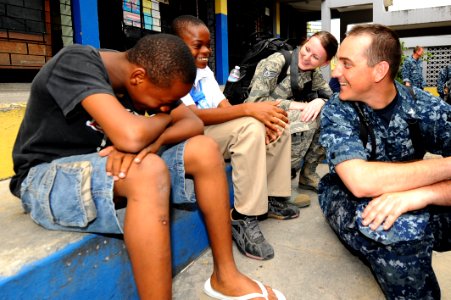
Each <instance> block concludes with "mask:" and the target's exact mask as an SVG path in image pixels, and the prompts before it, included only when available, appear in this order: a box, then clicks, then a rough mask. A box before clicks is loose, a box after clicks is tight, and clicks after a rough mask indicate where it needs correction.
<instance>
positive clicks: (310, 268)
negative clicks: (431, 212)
mask: <svg viewBox="0 0 451 300" xmlns="http://www.w3.org/2000/svg"><path fill="white" fill-rule="evenodd" d="M318 171H319V173H321V174H324V173H325V172H327V166H326V165H320V166H319V168H318ZM296 186H297V180H296V179H295V180H293V197H294V196H295V195H296V194H297V189H296ZM310 195H311V196H312V197H313V199H314V200H313V201H312V204H311V206H310V207H307V208H303V209H301V214H300V216H299V218H297V219H294V220H288V221H278V220H275V219H268V220H265V221H263V222H261V223H260V227H261V229H262V232H263V233H264V235H265V237H266V239H267V240H268V241H269V242H270V243H271V244H272V245H273V247H274V249H275V257H274V258H273V259H272V260H269V261H257V260H253V259H250V258H247V257H245V256H244V255H242V254H241V253H240V252H239V251H238V250H237V249H236V246H235V245H234V256H235V260H236V263H237V265H238V267H239V269H240V270H241V271H242V272H243V273H245V274H247V275H249V276H250V277H252V278H254V279H258V280H260V281H262V282H264V283H265V284H268V285H270V286H272V287H274V288H276V289H278V290H280V291H282V292H283V293H284V294H285V296H286V298H287V299H294V300H298V299H321V300H328V299H330V300H332V299H359V300H364V299H368V300H370V299H371V300H377V299H384V296H383V294H382V292H381V290H380V288H379V286H378V284H377V283H376V281H375V280H374V278H373V276H372V274H371V272H370V270H369V269H368V268H367V267H366V266H365V265H364V264H363V263H362V262H361V261H360V260H359V259H358V258H357V257H355V256H353V255H352V254H350V253H349V252H348V250H346V249H345V248H344V246H343V245H342V244H341V243H340V242H339V240H338V239H337V237H336V236H335V234H334V232H333V231H332V230H331V229H330V227H329V225H328V224H327V223H326V221H325V219H324V218H323V215H322V213H321V210H320V207H319V204H318V201H317V196H316V194H315V193H310ZM433 265H434V269H435V270H436V274H437V277H438V279H439V282H440V286H441V289H442V299H444V300H451V269H450V268H449V266H451V252H448V253H435V252H434V256H433ZM211 270H212V257H211V252H210V250H207V251H206V252H205V253H204V254H203V255H202V256H201V257H200V258H199V259H197V261H195V262H194V263H193V264H191V265H190V266H189V267H187V268H186V269H185V270H184V271H182V272H181V273H179V274H178V275H177V276H176V277H175V278H174V281H173V299H175V300H185V299H210V298H209V297H208V296H206V295H205V294H203V292H202V287H203V283H204V281H205V280H206V279H207V278H208V277H209V276H210V272H211Z"/></svg>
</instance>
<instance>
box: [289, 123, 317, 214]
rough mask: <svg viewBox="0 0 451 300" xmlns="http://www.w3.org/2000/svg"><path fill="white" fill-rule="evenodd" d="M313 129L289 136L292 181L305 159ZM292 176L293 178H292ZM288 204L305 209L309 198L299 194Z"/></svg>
mask: <svg viewBox="0 0 451 300" xmlns="http://www.w3.org/2000/svg"><path fill="white" fill-rule="evenodd" d="M315 131H316V130H315V129H311V130H306V131H301V132H298V133H294V134H292V135H291V174H292V179H294V178H295V177H296V173H297V172H299V170H300V169H301V163H302V161H303V160H304V159H305V156H306V153H307V151H308V149H309V147H310V145H311V143H312V139H313V137H314V135H315ZM293 175H294V176H293ZM290 203H292V204H294V205H296V206H298V207H306V206H309V205H310V196H309V195H308V194H306V193H300V194H299V195H297V196H296V197H295V198H294V199H292V200H290Z"/></svg>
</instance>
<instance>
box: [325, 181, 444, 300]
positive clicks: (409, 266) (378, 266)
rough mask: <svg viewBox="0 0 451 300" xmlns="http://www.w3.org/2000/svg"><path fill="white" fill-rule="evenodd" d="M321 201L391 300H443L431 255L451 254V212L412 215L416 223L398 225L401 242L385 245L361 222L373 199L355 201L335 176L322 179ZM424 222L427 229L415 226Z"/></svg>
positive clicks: (342, 237)
mask: <svg viewBox="0 0 451 300" xmlns="http://www.w3.org/2000/svg"><path fill="white" fill-rule="evenodd" d="M318 200H319V203H320V206H321V209H322V211H323V213H324V216H325V217H326V219H327V221H328V222H329V224H330V226H331V227H332V229H333V230H334V231H335V233H336V234H337V235H338V237H339V238H340V240H341V241H342V242H343V243H344V244H345V245H346V246H347V247H348V249H350V250H351V251H352V252H353V253H354V254H356V255H358V256H359V257H360V258H361V259H362V260H363V261H364V262H365V263H367V264H368V265H369V266H370V268H371V269H372V271H373V274H374V276H375V277H376V280H377V281H378V283H379V285H380V287H381V289H382V291H383V292H384V294H385V297H386V298H387V299H440V287H439V285H438V282H437V278H436V276H435V273H434V271H433V269H432V250H436V251H448V250H451V208H449V207H431V208H429V209H427V210H421V211H420V212H419V214H415V215H413V216H415V218H410V219H406V220H408V221H405V222H406V223H404V224H401V227H400V226H399V225H398V227H397V228H405V231H404V232H403V231H402V229H398V230H399V232H397V233H396V235H397V237H398V238H397V239H396V241H394V242H390V241H389V240H388V241H387V240H385V241H383V242H381V241H379V240H377V238H374V237H372V236H371V235H367V234H365V233H364V232H363V231H362V228H361V227H362V226H363V225H361V223H359V220H358V214H357V211H358V208H359V205H362V206H363V207H364V205H366V203H367V202H368V201H369V199H358V198H356V197H354V196H353V195H352V194H351V193H350V192H349V191H348V190H347V189H346V187H345V186H344V184H343V183H342V182H341V180H340V179H339V177H338V176H337V175H336V174H334V175H331V174H327V175H326V176H324V177H323V178H322V179H321V182H320V185H319V193H318ZM362 203H363V204H362ZM403 216H404V215H403ZM420 216H427V219H426V221H425V226H418V224H417V223H415V222H416V221H415V219H419V218H420ZM399 220H400V219H398V220H397V221H396V222H395V225H394V226H396V223H398V221H399ZM409 223H410V224H409ZM365 228H366V229H367V230H368V229H369V228H368V227H365ZM393 228H395V227H393ZM412 228H415V229H418V228H421V230H414V231H413V232H414V234H413V235H412V230H411V229H412ZM389 231H392V230H391V229H390V230H389ZM386 232H388V231H386ZM392 237H393V236H392Z"/></svg>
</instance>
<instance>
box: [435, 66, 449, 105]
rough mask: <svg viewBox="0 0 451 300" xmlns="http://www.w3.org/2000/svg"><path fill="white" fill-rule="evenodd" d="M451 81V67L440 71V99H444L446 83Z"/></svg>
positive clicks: (438, 86) (438, 84)
mask: <svg viewBox="0 0 451 300" xmlns="http://www.w3.org/2000/svg"><path fill="white" fill-rule="evenodd" d="M448 80H451V65H447V66H446V67H444V68H443V69H441V70H440V72H439V73H438V78H437V92H438V93H439V95H440V97H442V98H443V96H444V95H443V87H444V86H445V83H446V82H447V81H448Z"/></svg>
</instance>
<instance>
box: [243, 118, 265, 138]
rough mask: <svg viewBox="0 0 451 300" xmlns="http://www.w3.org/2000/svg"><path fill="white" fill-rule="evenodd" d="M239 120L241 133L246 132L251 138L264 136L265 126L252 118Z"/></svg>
mask: <svg viewBox="0 0 451 300" xmlns="http://www.w3.org/2000/svg"><path fill="white" fill-rule="evenodd" d="M241 120H242V123H241V124H242V125H241V126H242V131H245V132H247V133H248V134H249V135H250V136H252V137H258V138H260V137H263V138H264V137H265V136H266V129H265V125H264V124H263V123H262V122H260V121H258V120H257V119H254V118H252V117H246V118H242V119H241Z"/></svg>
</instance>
